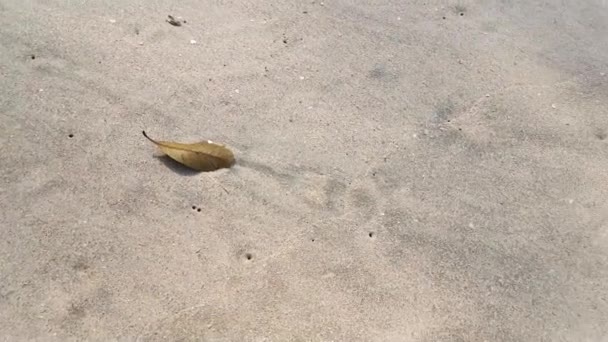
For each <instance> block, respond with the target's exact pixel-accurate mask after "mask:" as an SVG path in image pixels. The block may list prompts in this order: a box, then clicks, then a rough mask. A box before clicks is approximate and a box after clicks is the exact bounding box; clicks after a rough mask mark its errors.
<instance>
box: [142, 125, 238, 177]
mask: <svg viewBox="0 0 608 342" xmlns="http://www.w3.org/2000/svg"><path fill="white" fill-rule="evenodd" d="M142 133H143V134H144V137H146V138H147V139H148V140H150V141H151V142H153V143H154V144H155V145H156V146H158V147H159V148H160V150H161V151H162V152H163V153H165V154H166V155H167V156H169V157H170V158H171V159H173V160H175V161H177V162H179V163H181V164H184V165H186V166H187V167H189V168H191V169H194V170H197V171H215V170H217V169H222V168H229V167H231V166H232V165H234V163H235V159H234V154H233V153H232V151H230V150H229V149H228V148H226V147H225V146H222V145H219V144H215V143H212V142H210V141H204V142H200V143H193V144H181V143H175V142H170V141H156V140H154V139H152V138H150V137H148V135H147V134H146V132H145V131H143V132H142Z"/></svg>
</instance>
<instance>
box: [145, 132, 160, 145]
mask: <svg viewBox="0 0 608 342" xmlns="http://www.w3.org/2000/svg"><path fill="white" fill-rule="evenodd" d="M141 133H142V134H143V135H144V137H146V139H148V140H150V141H151V142H153V143H154V144H156V145H158V143H157V142H156V141H155V140H154V139H152V138H150V137H149V136H148V135H147V134H146V131H141Z"/></svg>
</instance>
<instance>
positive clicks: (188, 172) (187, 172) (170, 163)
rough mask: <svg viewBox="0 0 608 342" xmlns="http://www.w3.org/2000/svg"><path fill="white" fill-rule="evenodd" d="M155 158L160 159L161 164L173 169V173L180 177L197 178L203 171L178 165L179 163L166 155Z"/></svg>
mask: <svg viewBox="0 0 608 342" xmlns="http://www.w3.org/2000/svg"><path fill="white" fill-rule="evenodd" d="M154 158H156V159H158V160H159V161H160V162H161V163H163V164H165V166H166V167H168V168H169V169H171V171H173V172H175V173H177V174H179V175H182V176H196V175H198V174H199V173H201V171H196V170H193V169H191V168H189V167H187V166H185V165H182V164H180V163H178V162H177V161H175V160H173V159H171V158H169V157H168V156H165V155H162V156H154Z"/></svg>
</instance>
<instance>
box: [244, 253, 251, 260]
mask: <svg viewBox="0 0 608 342" xmlns="http://www.w3.org/2000/svg"><path fill="white" fill-rule="evenodd" d="M245 259H247V260H251V259H253V254H251V253H245Z"/></svg>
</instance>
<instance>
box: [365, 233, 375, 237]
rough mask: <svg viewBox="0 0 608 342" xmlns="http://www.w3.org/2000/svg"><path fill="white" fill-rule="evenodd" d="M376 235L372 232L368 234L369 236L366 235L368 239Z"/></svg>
mask: <svg viewBox="0 0 608 342" xmlns="http://www.w3.org/2000/svg"><path fill="white" fill-rule="evenodd" d="M375 235H376V234H374V232H369V234H367V236H369V237H370V238H373V237H374V236H375Z"/></svg>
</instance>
